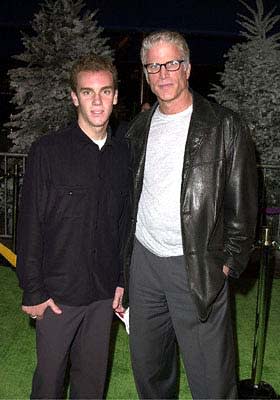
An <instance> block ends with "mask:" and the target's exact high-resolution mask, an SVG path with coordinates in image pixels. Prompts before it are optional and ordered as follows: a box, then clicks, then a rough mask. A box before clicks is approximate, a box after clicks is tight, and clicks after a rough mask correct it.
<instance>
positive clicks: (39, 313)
mask: <svg viewBox="0 0 280 400" xmlns="http://www.w3.org/2000/svg"><path fill="white" fill-rule="evenodd" d="M48 307H50V308H51V309H52V311H53V312H54V313H55V314H62V311H61V309H60V308H59V307H58V306H57V305H56V304H55V302H54V301H53V299H49V300H47V301H45V302H44V303H41V304H36V306H22V307H21V309H22V311H23V312H24V313H26V314H28V315H29V316H30V317H31V318H37V319H43V317H44V312H45V311H46V309H47V308H48Z"/></svg>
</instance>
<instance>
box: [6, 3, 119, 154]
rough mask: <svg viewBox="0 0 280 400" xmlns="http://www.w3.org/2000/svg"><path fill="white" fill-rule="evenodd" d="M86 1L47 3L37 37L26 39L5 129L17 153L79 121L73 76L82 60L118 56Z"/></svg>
mask: <svg viewBox="0 0 280 400" xmlns="http://www.w3.org/2000/svg"><path fill="white" fill-rule="evenodd" d="M83 8H84V4H83V0H45V2H44V3H43V4H42V6H41V9H40V11H39V12H38V13H37V14H35V16H34V20H33V22H32V28H33V31H34V35H28V34H23V37H22V42H23V45H24V48H25V50H24V52H23V53H22V54H20V55H16V56H14V58H15V59H17V60H19V61H20V62H22V64H23V66H21V67H19V68H14V69H11V70H9V71H8V75H9V77H10V85H11V88H12V90H13V91H14V95H13V98H12V103H13V104H14V105H15V112H14V113H13V115H12V116H11V120H10V122H8V123H6V124H5V127H6V128H7V129H8V130H10V129H12V133H10V134H9V135H8V137H9V138H10V139H12V141H13V144H14V146H13V150H14V151H27V150H28V148H29V146H30V144H31V143H32V142H33V141H34V139H36V138H37V137H39V136H41V135H44V134H46V133H48V132H50V131H57V130H58V129H59V128H61V127H64V126H66V125H68V124H69V123H70V122H71V121H72V120H73V119H74V117H75V112H74V108H73V106H72V104H71V101H70V89H69V72H70V69H71V66H72V65H73V62H74V61H75V60H76V59H77V58H78V57H80V56H82V55H84V54H86V53H89V52H95V53H97V54H102V55H107V56H109V57H112V50H111V49H110V48H109V46H108V45H107V44H106V43H107V41H108V39H107V38H102V37H101V33H102V32H103V28H101V27H99V26H98V23H97V21H96V20H95V19H94V17H95V15H96V13H97V11H94V12H90V11H85V12H83V13H82V9H83Z"/></svg>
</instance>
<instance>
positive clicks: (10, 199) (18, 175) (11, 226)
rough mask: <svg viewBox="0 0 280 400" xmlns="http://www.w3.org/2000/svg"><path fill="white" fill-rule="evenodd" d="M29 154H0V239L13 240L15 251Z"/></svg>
mask: <svg viewBox="0 0 280 400" xmlns="http://www.w3.org/2000/svg"><path fill="white" fill-rule="evenodd" d="M26 157H27V154H19V153H0V238H4V239H10V240H12V247H13V249H14V250H15V245H16V244H15V240H16V239H15V238H16V222H17V213H18V199H19V191H20V187H21V185H22V178H23V175H24V173H25V165H26Z"/></svg>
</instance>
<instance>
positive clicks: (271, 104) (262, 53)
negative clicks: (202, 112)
mask: <svg viewBox="0 0 280 400" xmlns="http://www.w3.org/2000/svg"><path fill="white" fill-rule="evenodd" d="M240 2H241V3H242V4H243V5H244V6H245V7H246V8H247V10H248V11H249V13H250V17H248V16H246V15H240V14H239V15H238V16H239V18H240V20H239V21H237V22H238V23H239V24H240V26H241V27H242V28H243V30H242V31H241V32H240V33H241V35H242V36H243V37H244V38H245V40H244V41H243V42H242V43H238V44H236V45H234V46H233V47H232V48H231V49H230V50H229V52H228V54H227V55H226V56H225V57H226V59H227V61H226V63H225V69H224V72H223V73H221V86H219V85H213V87H212V97H214V98H215V100H216V101H217V102H218V103H220V104H223V105H225V106H227V107H229V108H231V109H233V110H235V111H237V112H238V113H239V114H241V116H242V117H243V118H244V120H246V121H247V123H248V125H249V126H250V128H251V130H252V136H253V138H254V140H255V143H256V149H257V155H258V162H259V163H261V164H262V165H265V164H266V165H267V164H270V165H278V166H279V161H280V42H279V40H280V33H279V29H278V33H273V30H274V29H275V31H276V24H277V23H278V22H279V20H280V15H274V13H275V10H276V7H274V8H273V9H272V10H271V11H269V12H268V13H267V14H266V15H265V14H264V7H263V2H262V0H256V10H254V9H252V8H251V7H250V6H249V5H248V4H247V3H246V2H245V1H243V0H240ZM270 175H271V176H270V186H271V187H273V190H274V192H275V190H276V189H277V187H278V191H279V187H280V184H279V176H276V174H273V173H271V174H270Z"/></svg>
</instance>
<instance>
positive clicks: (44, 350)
mask: <svg viewBox="0 0 280 400" xmlns="http://www.w3.org/2000/svg"><path fill="white" fill-rule="evenodd" d="M59 307H60V308H61V309H62V314H61V315H56V314H54V313H53V312H52V311H51V309H50V308H48V309H47V310H46V312H45V314H44V318H43V319H42V320H38V321H36V346H37V367H36V370H35V373H34V377H33V384H32V394H31V398H32V399H61V398H62V395H63V386H64V378H65V371H66V367H67V363H68V360H69V358H70V362H71V367H70V398H72V399H102V398H103V392H104V385H105V380H106V370H107V360H108V352H109V342H110V330H111V323H112V316H113V311H112V299H109V300H101V301H96V302H93V303H92V304H90V305H88V306H81V307H70V306H65V305H59Z"/></svg>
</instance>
